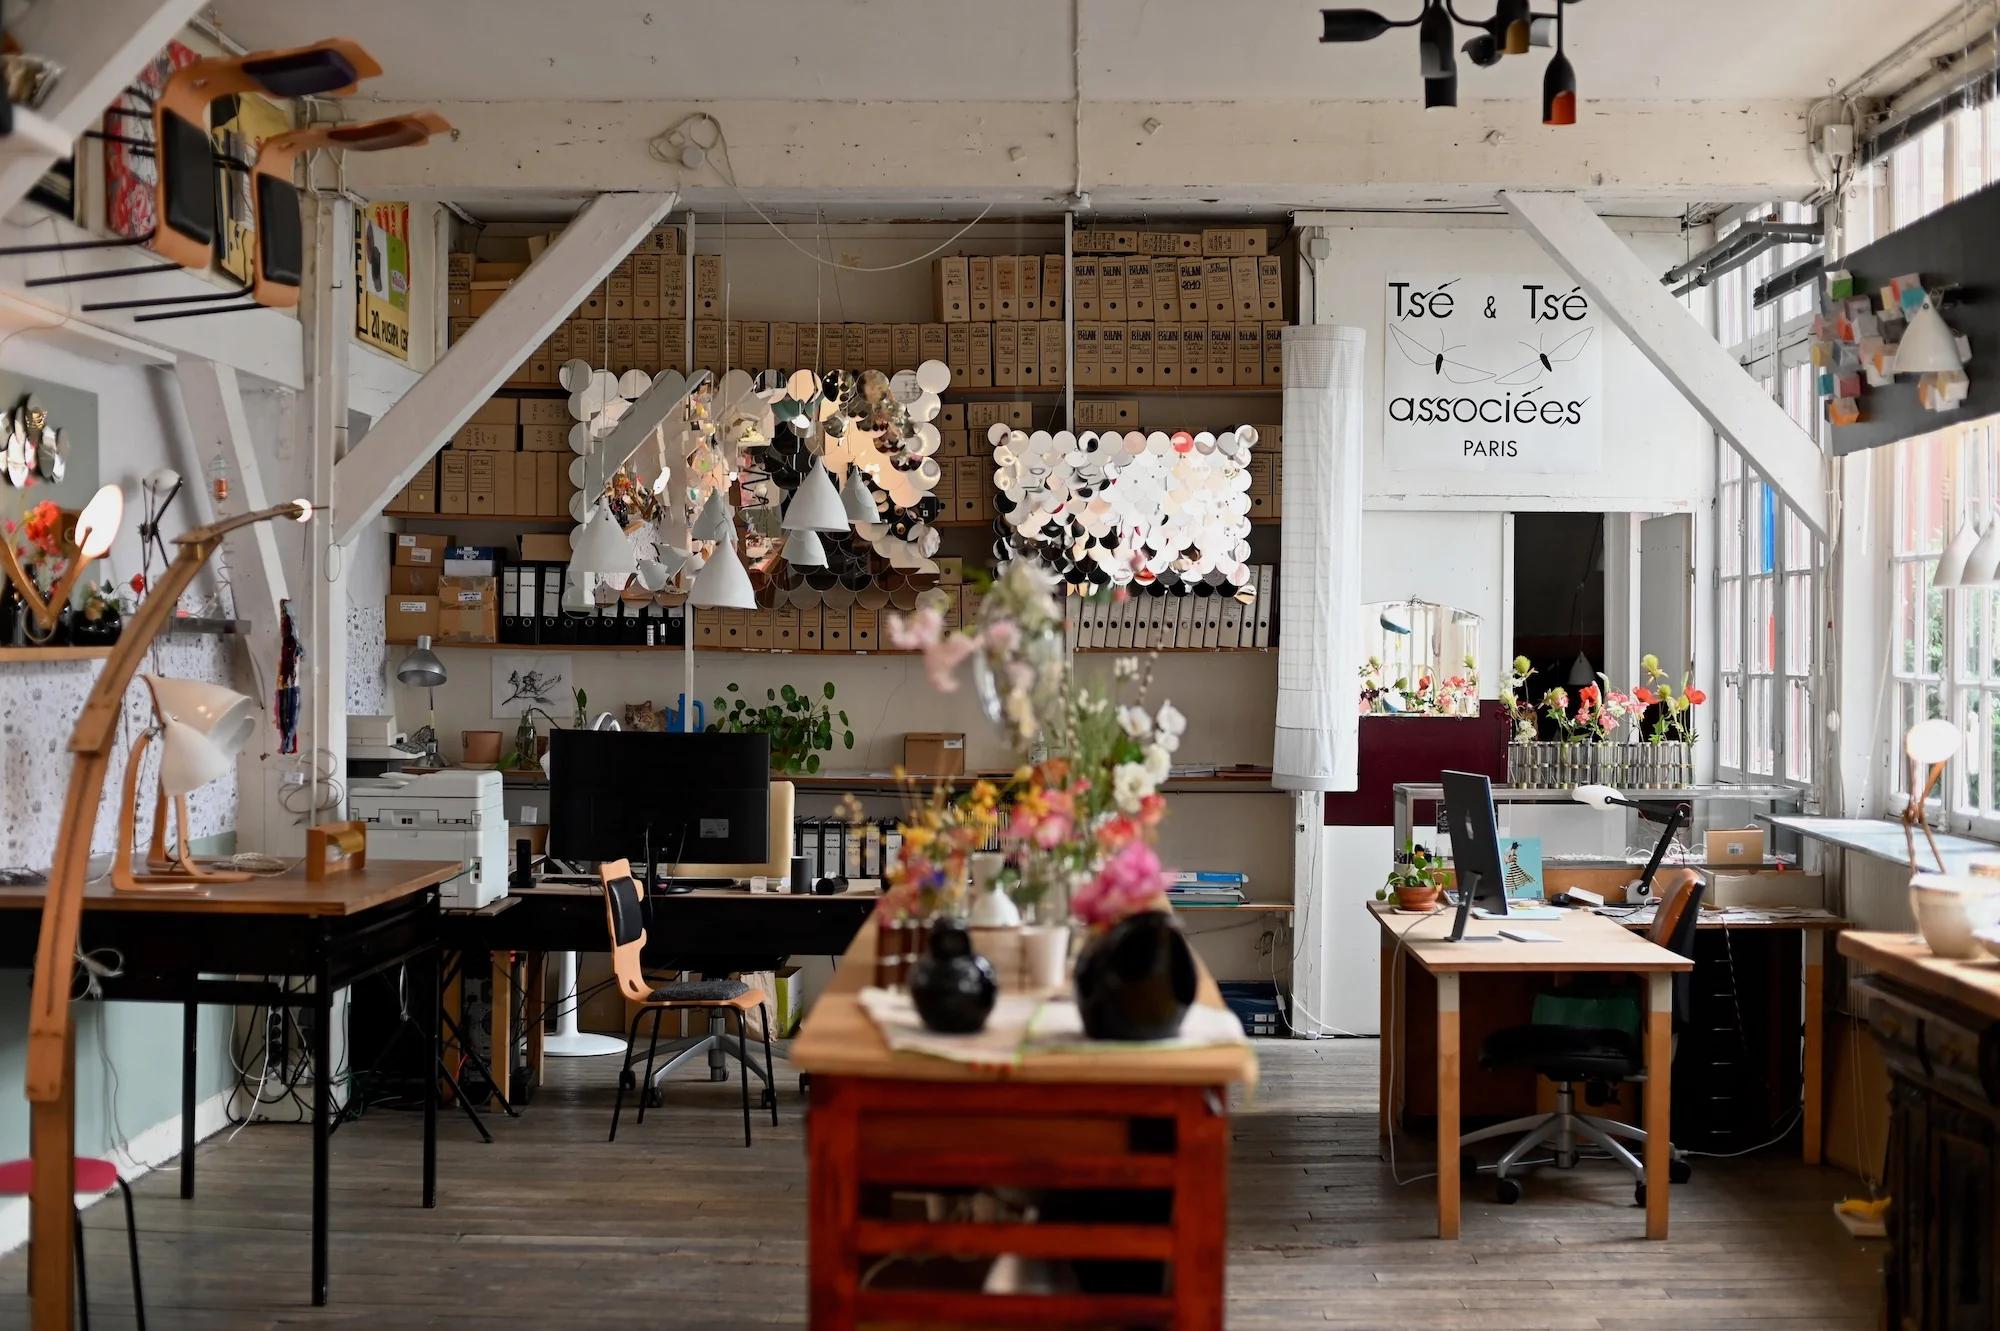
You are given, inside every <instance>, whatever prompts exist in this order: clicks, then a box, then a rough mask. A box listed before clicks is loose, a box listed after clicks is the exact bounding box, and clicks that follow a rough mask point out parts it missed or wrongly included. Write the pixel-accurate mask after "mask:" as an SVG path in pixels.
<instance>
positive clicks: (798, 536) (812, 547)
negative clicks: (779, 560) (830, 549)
mask: <svg viewBox="0 0 2000 1331" xmlns="http://www.w3.org/2000/svg"><path fill="white" fill-rule="evenodd" d="M784 554H785V562H786V563H787V564H790V565H791V566H792V567H793V568H825V567H826V546H824V545H822V544H821V543H820V539H819V533H818V532H816V531H795V532H792V533H790V534H789V535H787V536H786V537H785V550H784Z"/></svg>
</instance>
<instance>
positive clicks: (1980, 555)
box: [1958, 518, 2000, 587]
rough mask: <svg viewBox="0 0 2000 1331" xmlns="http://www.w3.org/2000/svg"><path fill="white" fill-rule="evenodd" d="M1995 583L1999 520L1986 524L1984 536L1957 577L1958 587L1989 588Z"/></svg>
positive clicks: (1999, 568) (1999, 573)
mask: <svg viewBox="0 0 2000 1331" xmlns="http://www.w3.org/2000/svg"><path fill="white" fill-rule="evenodd" d="M1996 582H2000V518H1996V519H1994V520H1993V521H1991V522H1989V523H1987V524H1986V534H1985V535H1984V536H1981V537H1980V538H1979V544H1977V545H1975V546H1973V547H1972V553H1971V554H1969V555H1967V556H1966V557H1965V567H1964V569H1963V570H1961V571H1960V573H1959V577H1958V585H1959V586H1960V587H1991V586H1992V585H1993V584H1994V583H1996Z"/></svg>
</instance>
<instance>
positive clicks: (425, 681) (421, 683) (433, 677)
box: [396, 633, 447, 689]
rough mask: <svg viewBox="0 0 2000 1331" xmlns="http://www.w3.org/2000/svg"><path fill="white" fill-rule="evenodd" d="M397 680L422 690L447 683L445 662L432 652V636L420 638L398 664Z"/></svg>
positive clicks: (426, 635)
mask: <svg viewBox="0 0 2000 1331" xmlns="http://www.w3.org/2000/svg"><path fill="white" fill-rule="evenodd" d="M396 678H397V679H398V680H400V681H402V682H403V683H405V684H411V685H414V686H416V687H417V688H420V689H434V688H436V687H437V686H438V685H440V684H442V683H444V682H445V679H446V678H447V677H446V675H445V669H444V662H443V661H440V660H439V659H438V654H437V653H436V652H434V651H432V650H431V636H430V634H428V633H426V634H424V635H423V636H421V637H419V638H418V639H417V645H416V646H414V647H412V648H410V650H409V653H408V654H407V655H405V656H404V657H403V659H402V660H401V661H399V662H397V664H396Z"/></svg>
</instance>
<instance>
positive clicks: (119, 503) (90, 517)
mask: <svg viewBox="0 0 2000 1331" xmlns="http://www.w3.org/2000/svg"><path fill="white" fill-rule="evenodd" d="M124 514H125V493H124V491H122V490H120V489H119V488H118V487H117V486H115V485H107V486H105V487H104V488H102V489H101V490H99V491H98V492H97V493H96V494H94V495H92V496H91V497H90V502H89V503H88V504H85V505H84V506H83V512H81V513H79V514H77V517H76V544H77V549H78V550H79V551H81V552H82V554H83V557H84V558H85V559H96V558H98V557H100V556H101V555H103V553H104V552H105V551H106V550H109V549H110V548H111V543H112V542H113V541H115V540H117V539H118V519H119V518H121V517H123V516H124Z"/></svg>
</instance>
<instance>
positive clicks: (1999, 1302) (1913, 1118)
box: [1840, 932, 2000, 1331]
mask: <svg viewBox="0 0 2000 1331" xmlns="http://www.w3.org/2000/svg"><path fill="white" fill-rule="evenodd" d="M1840 951H1841V953H1842V955H1844V956H1846V957H1848V958H1850V959H1851V960H1853V961H1854V963H1855V964H1856V966H1857V968H1859V969H1861V970H1864V971H1866V972H1867V973H1866V974H1864V975H1861V976H1860V977H1859V978H1857V979H1856V980H1855V981H1854V983H1853V984H1852V985H1851V986H1850V988H1849V992H1850V993H1851V994H1852V995H1853V996H1854V999H1855V1005H1856V1008H1857V1010H1858V1011H1859V1012H1860V1014H1861V1016H1862V1017H1863V1019H1864V1020H1866V1021H1867V1023H1868V1029H1869V1031H1870V1032H1871V1033H1872V1034H1873V1035H1874V1037H1875V1040H1876V1043H1877V1044H1878V1045H1879V1046H1880V1047H1881V1050H1882V1059H1883V1062H1884V1063H1885V1064H1887V1066H1888V1069H1889V1076H1890V1078H1891V1083H1892V1088H1891V1091H1890V1094H1889V1097H1888V1099H1889V1161H1888V1163H1889V1169H1888V1195H1889V1196H1891V1197H1893V1198H1894V1199H1895V1205H1893V1206H1891V1207H1890V1208H1889V1215H1888V1228H1889V1244H1890V1253H1889V1256H1888V1259H1887V1260H1886V1261H1884V1262H1883V1264H1882V1283H1883V1295H1884V1299H1885V1303H1886V1315H1885V1317H1884V1319H1883V1325H1885V1326H1890V1327H1937V1328H1957V1327H1979V1328H1982V1331H1983V1328H1986V1327H1991V1326H2000V1264H1996V1263H1995V1262H1994V1260H1993V1255H1994V1252H1995V1251H1996V1250H1997V1249H2000V961H1995V960H1993V959H1992V958H1981V959H1979V960H1976V961H1950V960H1946V959H1944V958H1941V957H1937V956H1934V955H1933V954H1932V953H1931V950H1930V948H1929V947H1928V946H1926V945H1925V943H1924V942H1923V940H1922V939H1920V938H1917V937H1914V936H1913V935H1910V934H1891V933H1854V932H1850V933H1844V934H1842V935H1841V936H1840Z"/></svg>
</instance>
